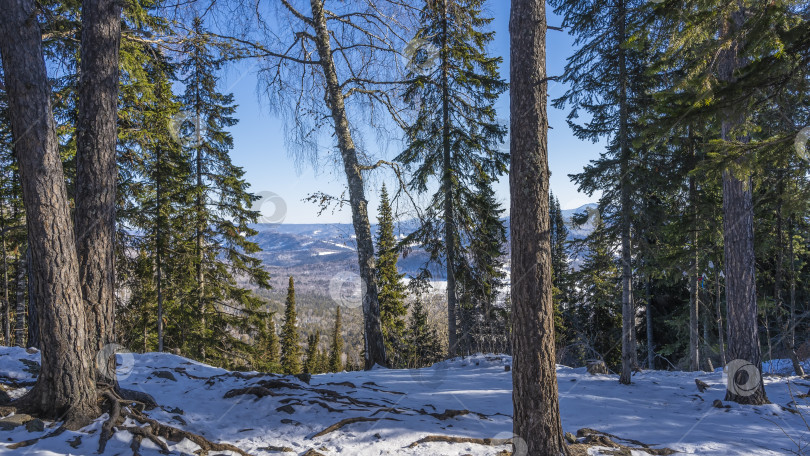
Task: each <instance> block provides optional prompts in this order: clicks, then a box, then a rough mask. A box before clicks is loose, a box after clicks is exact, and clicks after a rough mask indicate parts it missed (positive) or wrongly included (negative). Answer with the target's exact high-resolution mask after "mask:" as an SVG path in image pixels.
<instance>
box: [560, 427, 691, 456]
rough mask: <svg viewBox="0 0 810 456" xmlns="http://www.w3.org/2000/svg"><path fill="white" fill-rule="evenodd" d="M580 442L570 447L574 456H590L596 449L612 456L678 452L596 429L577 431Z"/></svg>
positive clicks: (662, 455) (665, 454) (664, 455)
mask: <svg viewBox="0 0 810 456" xmlns="http://www.w3.org/2000/svg"><path fill="white" fill-rule="evenodd" d="M577 437H579V440H578V441H577V443H574V444H571V445H569V446H568V448H569V450H570V452H571V455H572V456H587V455H588V454H590V453H589V452H588V450H590V449H593V448H594V447H601V449H600V450H599V454H603V455H610V456H631V455H632V454H633V452H642V453H647V454H650V455H660V456H667V455H670V454H675V453H677V451H675V450H672V449H670V448H651V447H650V445H648V444H645V443H642V442H639V441H638V440H633V439H625V438H622V437H618V436H615V435H613V434H608V433H607V432H601V431H596V430H594V429H588V428H583V429H580V430H579V431H577ZM614 440H621V441H623V442H627V443H630V444H632V445H636V446H635V447H630V446H626V445H622V444H620V443H616V442H615V441H614Z"/></svg>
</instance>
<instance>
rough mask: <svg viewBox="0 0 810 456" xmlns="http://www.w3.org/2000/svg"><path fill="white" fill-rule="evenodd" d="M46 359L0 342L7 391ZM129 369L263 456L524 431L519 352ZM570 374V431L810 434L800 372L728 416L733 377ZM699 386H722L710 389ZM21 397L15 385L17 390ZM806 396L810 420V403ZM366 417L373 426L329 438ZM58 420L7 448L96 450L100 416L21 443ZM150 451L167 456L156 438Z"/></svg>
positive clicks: (703, 450) (738, 436)
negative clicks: (516, 377) (411, 363)
mask: <svg viewBox="0 0 810 456" xmlns="http://www.w3.org/2000/svg"><path fill="white" fill-rule="evenodd" d="M38 358H39V355H38V354H36V353H27V352H26V351H25V350H22V349H19V348H7V347H0V383H5V384H10V383H12V382H11V381H9V379H13V380H14V381H16V382H17V384H19V382H26V381H30V380H31V379H33V374H32V373H31V372H30V371H31V370H32V369H31V365H32V363H31V362H32V361H38ZM119 361H120V362H121V364H122V365H121V367H120V383H121V385H122V387H124V388H130V389H136V390H142V391H145V392H147V393H149V394H151V395H152V396H154V398H155V399H156V400H157V402H158V403H159V404H160V406H159V407H158V408H156V409H153V410H151V411H148V412H147V413H148V415H149V416H150V417H151V418H153V419H156V420H158V421H160V422H162V423H165V424H169V425H172V426H175V427H180V428H183V429H186V430H189V431H193V432H195V433H198V434H201V435H203V436H205V437H206V438H208V439H209V440H211V441H215V442H228V443H231V444H233V445H236V446H237V447H239V448H241V449H242V450H244V451H246V452H248V453H250V454H253V455H257V456H258V455H270V454H282V455H292V454H296V455H301V454H304V453H306V452H307V451H309V450H315V451H317V452H318V453H320V454H323V455H337V454H343V455H406V454H407V455H431V456H434V455H464V454H472V455H495V454H499V453H500V452H502V451H503V450H506V449H507V448H508V447H507V446H505V445H503V446H484V445H479V444H475V443H452V444H451V443H421V444H417V445H413V443H414V442H416V441H418V440H419V439H422V438H423V437H426V436H428V435H446V436H462V437H475V438H493V437H496V438H511V437H512V434H511V426H512V424H511V413H512V397H511V372H507V371H506V370H505V367H504V366H506V365H509V364H510V363H511V360H510V359H509V358H508V357H506V356H485V355H479V356H475V357H470V358H466V359H456V360H451V361H446V362H443V363H440V364H437V365H435V366H433V367H430V368H426V369H414V370H388V369H375V370H373V371H371V372H350V373H341V374H326V375H316V376H314V377H313V378H312V380H311V382H310V385H307V384H305V383H303V382H301V381H300V380H298V379H295V378H288V377H281V376H275V375H259V374H255V373H254V374H250V373H248V374H234V373H230V372H227V371H225V370H223V369H217V368H213V367H210V366H206V365H203V364H200V363H197V362H193V361H189V360H187V359H185V358H181V357H178V356H174V355H170V354H156V353H151V354H144V355H124V356H119ZM778 367H779V368H780V369H784V368H785V367H784V366H782V365H780V366H778ZM788 367H789V366H788ZM557 372H558V379H559V388H560V400H561V404H560V408H561V411H562V421H563V428H564V429H565V431H566V432H572V433H576V431H577V430H578V429H580V428H592V429H597V430H599V431H603V432H607V433H610V434H613V435H616V436H618V437H621V438H624V439H634V440H638V441H641V442H644V443H647V444H650V445H652V446H653V447H655V448H661V447H667V448H671V449H674V450H677V451H679V452H683V453H688V454H701V455H776V454H788V453H789V452H790V451H795V450H797V446H796V444H794V443H793V442H792V441H791V438H793V439H794V440H796V441H797V442H799V443H801V442H807V441H808V440H810V433H808V430H807V426H806V425H805V424H804V422H803V420H802V417H801V416H800V415H798V414H795V413H791V412H790V411H788V410H787V408H790V409H796V408H797V407H796V406H795V405H794V404H793V403H792V399H791V394H790V391H789V390H790V389H792V390H793V394H794V395H798V394H801V393H806V392H807V390H808V387H810V381H805V380H802V379H799V378H796V377H793V378H791V377H775V376H773V377H767V379H766V390H767V393H768V396H769V398H770V400H771V401H772V402H773V404H772V405H767V406H760V407H751V406H744V407H743V406H739V405H736V404H727V405H730V408H716V407H714V406H713V405H712V403H713V401H714V400H715V399H720V400H722V399H723V396H724V384H725V377H724V374H723V373H722V372H721V371H718V372H714V373H701V374H698V375H696V374H694V373H685V372H661V371H647V372H642V373H639V374H636V375H635V377H634V378H633V384H632V385H631V386H620V385H619V384H618V382H617V377H616V376H613V375H597V376H591V375H589V374H588V373H587V372H586V371H585V369H584V368H578V369H572V368H568V367H564V366H560V367H559V368H558V370H557ZM695 378H700V379H701V380H702V381H704V382H706V383H708V384H709V385H710V388H709V389H708V390H707V391H706V392H705V393H698V391H697V388H696V386H695ZM261 385H263V387H264V388H265V389H264V391H269V392H270V394H271V395H267V396H264V397H262V398H258V397H257V395H255V394H235V393H231V394H228V396H230V397H228V398H226V397H225V396H226V393H228V392H229V391H232V390H237V389H242V388H246V387H251V386H253V387H257V386H261ZM254 391H261V389H259V388H256V389H254ZM22 392H24V390H23V389H17V390H12V391H11V395H12V396H16V395H19V394H21V393H22ZM796 401H797V402H799V404H800V405H799V406H798V408H799V409H800V410H802V412H804V413H805V414H806V415H808V416H810V408H808V406H810V404H806V403H805V400H804V399H796ZM453 411H457V412H453ZM353 417H361V418H366V419H367V420H364V421H358V422H353V423H350V424H346V425H345V426H343V427H341V428H339V429H335V430H333V431H331V432H328V433H325V434H322V435H321V433H322V432H323V431H324V430H326V429H327V428H328V427H330V426H331V425H333V424H336V423H338V422H340V421H341V420H344V419H346V418H353ZM48 425H49V427H46V429H45V430H44V431H34V432H28V431H27V430H26V428H25V427H24V426H21V427H17V428H16V429H14V430H11V431H0V454H2V455H5V454H20V455H24V454H27V455H62V454H80V455H84V454H96V452H97V448H98V435H99V433H100V432H99V431H100V428H101V420H100V421H98V422H96V423H95V424H93V425H91V426H89V427H88V428H86V429H84V430H83V432H82V433H76V432H64V433H62V434H61V435H59V436H56V437H52V438H48V439H44V440H41V441H39V442H38V443H36V444H34V445H32V446H28V447H25V448H19V449H16V450H12V449H9V448H8V445H11V444H12V443H14V442H20V441H23V440H27V439H32V438H35V437H39V436H42V435H45V434H47V433H49V432H52V431H53V430H54V429H56V427H57V426H58V424H57V425H54V424H52V423H48ZM77 436H80V437H81V438H79V439H77ZM788 436H790V437H788ZM131 437H132V436H131V435H130V434H129V433H128V432H125V431H121V432H117V433H116V434H115V436H114V437H113V440H111V441H110V442H109V444H108V445H107V449H106V452H105V454H110V455H115V454H121V455H130V454H132V450H131V449H130V443H131ZM168 445H169V448H170V449H171V450H172V451H173V452H176V454H184V453H186V454H193V452H194V451H195V450H196V449H197V447H196V446H195V445H194V444H193V443H191V442H190V441H188V440H184V441H181V442H176V443H175V442H168ZM284 449H286V450H291V451H286V452H285V451H281V450H284ZM592 451H593V450H592ZM140 453H141V454H143V455H157V454H159V452H158V447H157V446H156V445H154V444H153V443H151V442H148V441H147V440H144V441H143V444H142V447H141V451H140ZM214 454H223V453H218V452H214ZM310 454H313V453H310ZM633 454H644V453H635V452H634V453H633Z"/></svg>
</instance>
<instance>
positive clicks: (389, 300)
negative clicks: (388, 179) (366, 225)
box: [375, 184, 408, 367]
mask: <svg viewBox="0 0 810 456" xmlns="http://www.w3.org/2000/svg"><path fill="white" fill-rule="evenodd" d="M377 224H378V226H377V242H376V245H375V248H376V249H377V281H378V282H377V283H378V286H379V295H378V296H379V300H380V319H381V321H382V330H383V337H384V338H385V352H386V353H387V354H388V359H389V363H390V365H391V366H393V367H399V366H401V363H402V351H403V336H404V332H405V316H406V315H407V314H408V308H407V306H406V305H405V285H404V284H403V282H402V278H403V277H404V276H405V274H400V272H399V270H398V269H397V262H398V261H399V252H398V251H397V240H396V237H395V236H394V215H393V212H392V210H391V203H390V201H389V200H388V191H387V189H386V188H385V184H383V186H382V190H381V192H380V208H379V215H378V217H377Z"/></svg>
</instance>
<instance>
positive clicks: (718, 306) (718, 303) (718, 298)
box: [714, 262, 726, 368]
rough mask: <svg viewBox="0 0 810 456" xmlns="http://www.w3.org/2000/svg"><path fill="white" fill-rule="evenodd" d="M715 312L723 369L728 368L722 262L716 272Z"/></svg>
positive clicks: (718, 264)
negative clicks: (721, 273)
mask: <svg viewBox="0 0 810 456" xmlns="http://www.w3.org/2000/svg"><path fill="white" fill-rule="evenodd" d="M714 302H715V308H714V311H715V313H716V314H717V344H718V345H719V346H720V362H721V363H722V367H724V368H725V367H726V341H725V338H724V337H723V334H724V333H725V331H724V330H723V309H722V303H723V295H722V293H721V292H720V262H718V263H717V267H716V268H715V272H714Z"/></svg>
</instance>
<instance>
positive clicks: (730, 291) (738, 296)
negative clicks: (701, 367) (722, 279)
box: [718, 11, 768, 404]
mask: <svg viewBox="0 0 810 456" xmlns="http://www.w3.org/2000/svg"><path fill="white" fill-rule="evenodd" d="M744 15H745V12H744V11H737V12H735V13H732V15H731V17H730V18H728V19H727V20H726V21H725V23H724V24H723V30H721V36H723V37H726V36H732V35H735V34H737V33H738V32H739V30H740V28H741V27H742V24H743V22H744V20H745V16H744ZM741 47H742V46H741V43H740V42H739V39H735V40H734V41H733V42H732V43H731V45H730V46H729V48H727V49H724V50H723V51H721V55H720V59H719V68H718V76H719V78H720V80H722V81H725V82H729V83H733V82H734V81H735V76H734V72H735V70H737V69H738V68H739V67H740V66H741V64H740V58H739V55H738V52H739V50H740V48H741ZM724 115H725V119H723V122H722V126H721V134H722V139H723V140H724V141H732V140H736V139H739V138H737V137H736V135H735V133H734V131H733V130H734V128H735V127H736V126H738V125H739V124H740V123H741V115H740V114H739V113H737V112H735V111H734V108H733V107H731V108H728V110H727V112H726V113H725V114H724ZM735 173H738V174H739V173H741V171H732V170H725V171H724V172H723V241H724V249H725V257H726V258H725V266H726V296H727V298H726V301H727V302H726V306H727V308H728V354H729V357H730V358H731V361H730V362H729V367H728V369H729V373H728V390H727V392H726V400H729V401H735V402H738V403H740V404H765V403H768V398H767V396H766V395H765V385H764V384H763V382H762V358H761V353H760V347H759V337H758V334H757V284H756V265H755V255H754V204H753V200H752V196H751V193H752V187H753V185H754V183H753V181H752V179H751V176H750V175H749V174H746V175H735ZM732 363H733V364H732Z"/></svg>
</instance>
